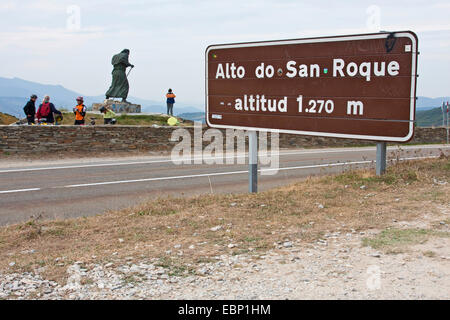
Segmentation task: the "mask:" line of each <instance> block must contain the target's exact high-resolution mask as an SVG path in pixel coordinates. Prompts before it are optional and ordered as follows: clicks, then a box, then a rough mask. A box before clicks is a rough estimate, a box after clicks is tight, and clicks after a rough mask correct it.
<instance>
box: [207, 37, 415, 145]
mask: <svg viewBox="0 0 450 320" xmlns="http://www.w3.org/2000/svg"><path fill="white" fill-rule="evenodd" d="M417 43H418V39H417V36H416V35H415V34H414V33H413V32H410V31H402V32H394V33H376V34H362V35H351V36H336V37H322V38H309V39H298V40H283V41H268V42H253V43H238V44H223V45H212V46H209V47H208V48H207V50H206V122H207V124H208V125H209V126H210V127H215V128H234V129H245V130H272V129H278V130H280V132H286V133H296V134H304V135H315V136H326V137H338V138H353V139H368V140H377V141H396V142H406V141H409V140H410V139H411V138H412V136H413V133H414V117H415V102H416V78H417V54H418V50H417Z"/></svg>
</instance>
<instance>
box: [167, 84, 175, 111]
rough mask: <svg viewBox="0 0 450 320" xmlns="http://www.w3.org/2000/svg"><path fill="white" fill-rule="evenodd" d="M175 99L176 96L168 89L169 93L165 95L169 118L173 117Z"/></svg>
mask: <svg viewBox="0 0 450 320" xmlns="http://www.w3.org/2000/svg"><path fill="white" fill-rule="evenodd" d="M175 97H176V95H175V94H174V93H173V92H172V89H169V91H168V92H167V94H166V98H167V114H168V115H171V116H173V104H174V103H175Z"/></svg>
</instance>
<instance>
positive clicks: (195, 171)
mask: <svg viewBox="0 0 450 320" xmlns="http://www.w3.org/2000/svg"><path fill="white" fill-rule="evenodd" d="M441 150H442V151H443V152H445V153H446V154H448V153H449V152H450V146H443V145H426V146H408V147H406V146H404V147H402V148H401V149H399V148H398V147H389V148H388V159H396V158H401V159H410V158H421V157H435V156H438V155H439V154H440V153H441ZM232 159H234V164H233V165H225V164H213V165H208V164H183V165H175V164H174V163H173V162H172V161H171V160H170V158H169V157H165V158H164V157H137V158H136V157H135V158H133V159H130V158H117V159H114V160H112V159H108V160H102V159H90V160H89V161H86V160H82V161H81V160H79V161H76V160H66V161H51V162H50V161H49V162H42V161H40V162H37V163H32V164H31V165H30V163H26V162H24V163H12V164H11V163H10V162H0V225H6V224H11V223H15V222H19V221H25V220H28V219H29V218H30V217H32V216H37V215H42V217H43V218H44V219H52V218H68V217H79V216H91V215H96V214H101V213H104V212H106V211H108V210H114V209H120V208H124V207H129V206H133V205H135V204H138V203H139V202H142V201H145V200H147V199H151V198H156V197H160V196H162V197H166V196H168V195H170V196H180V195H181V196H187V195H194V194H205V193H211V192H212V193H223V192H247V190H248V176H247V169H248V166H247V165H246V164H237V160H240V161H244V160H246V157H245V155H239V156H237V157H235V158H232ZM374 159H375V147H369V148H345V149H344V148H339V149H314V150H313V149H306V150H286V151H281V152H280V157H279V170H274V169H273V168H272V169H271V168H270V165H260V169H261V175H260V177H259V186H258V187H259V190H266V189H268V188H272V187H275V186H279V185H284V184H287V183H290V182H294V181H296V180H299V179H301V178H304V177H306V176H309V175H317V174H324V173H329V172H340V171H342V170H345V169H348V168H350V167H353V168H356V167H363V166H366V167H367V166H371V167H374V163H373V161H374ZM268 173H272V174H271V175H267V174H268Z"/></svg>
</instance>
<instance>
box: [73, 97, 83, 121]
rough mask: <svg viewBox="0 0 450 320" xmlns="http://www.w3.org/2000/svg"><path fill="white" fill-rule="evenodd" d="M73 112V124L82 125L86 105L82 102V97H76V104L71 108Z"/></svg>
mask: <svg viewBox="0 0 450 320" xmlns="http://www.w3.org/2000/svg"><path fill="white" fill-rule="evenodd" d="M73 113H74V114H75V123H74V125H76V126H77V125H81V126H82V125H84V117H86V106H85V105H84V104H83V97H78V98H77V106H76V107H75V108H73Z"/></svg>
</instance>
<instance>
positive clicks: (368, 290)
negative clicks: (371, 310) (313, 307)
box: [0, 220, 450, 299]
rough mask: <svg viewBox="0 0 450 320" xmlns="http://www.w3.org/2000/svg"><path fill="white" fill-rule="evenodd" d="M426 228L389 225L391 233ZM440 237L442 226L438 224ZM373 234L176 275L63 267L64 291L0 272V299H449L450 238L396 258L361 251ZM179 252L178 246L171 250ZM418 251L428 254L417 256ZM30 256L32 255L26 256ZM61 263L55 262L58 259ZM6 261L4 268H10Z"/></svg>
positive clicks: (128, 267) (147, 263)
mask: <svg viewBox="0 0 450 320" xmlns="http://www.w3.org/2000/svg"><path fill="white" fill-rule="evenodd" d="M426 226H427V223H425V222H424V221H423V220H421V221H420V222H417V223H414V222H397V223H396V227H400V228H415V227H426ZM445 228H446V229H447V231H448V225H445ZM378 232H379V231H375V230H372V231H367V232H352V233H346V234H341V233H340V232H334V233H329V234H326V235H324V237H323V239H320V240H319V241H317V242H316V243H310V244H305V243H300V242H299V243H297V242H295V241H285V242H281V243H277V244H276V249H273V250H271V251H268V252H266V254H265V255H263V256H258V258H256V255H252V254H251V252H250V253H249V254H245V255H235V256H227V255H222V256H217V257H215V260H216V261H215V262H210V263H200V264H198V265H196V266H195V269H196V275H187V276H186V275H184V276H180V274H178V275H173V274H170V272H169V270H168V269H166V268H163V267H160V266H157V265H156V264H157V260H156V259H153V260H145V259H141V260H139V259H136V258H133V257H129V258H127V261H126V262H124V261H122V262H121V263H118V262H114V257H111V261H113V262H110V263H107V264H89V265H85V264H84V263H83V262H82V261H78V262H76V263H75V264H73V265H71V266H69V267H68V268H67V273H68V280H67V283H66V284H65V285H59V284H58V283H56V282H53V281H49V280H46V279H43V278H42V277H41V276H40V275H39V274H40V272H42V271H43V270H42V269H41V270H39V269H37V270H34V272H33V273H23V274H17V273H10V274H0V298H3V299H449V298H450V239H449V238H448V237H439V238H430V239H429V240H428V241H426V242H424V243H422V244H417V245H410V246H408V247H407V248H404V250H403V252H402V253H399V254H385V253H381V252H378V251H376V250H374V249H372V248H370V247H363V246H362V245H361V240H362V238H363V237H367V236H369V237H370V236H373V235H375V234H376V233H378ZM177 249H182V248H177ZM175 251H176V250H175ZM424 252H433V254H428V255H426V254H425V255H424ZM30 254H32V252H31V253H30ZM61 259H63V258H61ZM13 263H14V262H11V264H10V265H11V267H13Z"/></svg>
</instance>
